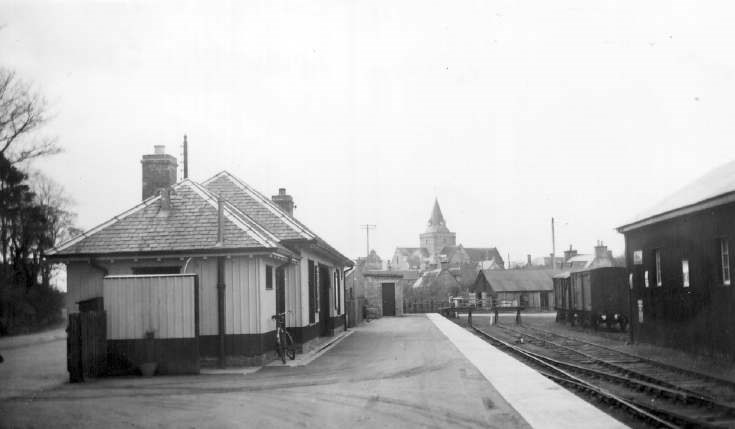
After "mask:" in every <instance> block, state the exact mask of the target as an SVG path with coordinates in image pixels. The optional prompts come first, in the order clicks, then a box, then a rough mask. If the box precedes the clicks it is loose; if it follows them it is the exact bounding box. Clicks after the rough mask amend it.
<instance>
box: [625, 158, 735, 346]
mask: <svg viewBox="0 0 735 429" xmlns="http://www.w3.org/2000/svg"><path fill="white" fill-rule="evenodd" d="M733 219H735V162H730V163H727V164H725V165H723V166H721V167H719V168H716V169H715V170H713V171H711V172H709V173H708V174H706V175H704V176H703V177H701V178H699V179H698V180H696V181H694V182H692V183H690V184H688V185H687V186H685V187H683V188H682V189H680V190H679V191H677V192H675V193H673V194H672V195H670V196H668V197H667V198H665V199H664V200H663V201H661V202H660V203H659V204H657V205H655V206H653V207H652V208H650V209H649V210H647V211H645V212H643V213H642V214H640V215H638V216H636V217H635V218H633V219H632V220H631V221H629V222H628V223H626V224H625V225H623V226H620V227H619V228H618V231H619V232H621V233H622V234H624V236H625V257H626V263H627V266H628V273H629V282H630V285H631V287H632V295H633V296H632V303H631V304H632V316H633V317H632V322H633V324H632V327H633V329H632V333H633V336H634V340H636V341H638V340H640V341H646V342H652V343H657V344H662V345H668V346H673V347H676V348H680V349H684V350H687V351H691V352H694V353H699V354H708V355H716V356H721V357H724V358H727V359H732V358H735V291H733V285H732V278H731V267H732V261H733V256H732V250H731V249H732V248H733V247H732V246H731V243H733V238H734V237H735V222H733Z"/></svg>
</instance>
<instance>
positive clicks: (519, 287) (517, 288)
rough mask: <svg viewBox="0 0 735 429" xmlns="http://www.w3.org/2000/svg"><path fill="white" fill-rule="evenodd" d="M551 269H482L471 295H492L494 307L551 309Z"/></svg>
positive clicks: (552, 291) (552, 302)
mask: <svg viewBox="0 0 735 429" xmlns="http://www.w3.org/2000/svg"><path fill="white" fill-rule="evenodd" d="M556 273H557V272H556V271H554V270H530V269H527V270H523V269H521V270H481V271H480V272H479V273H477V279H476V280H475V284H474V285H473V286H472V287H471V288H470V292H474V293H483V292H484V293H486V294H488V295H489V296H492V297H493V299H494V302H495V305H498V306H512V307H518V306H521V307H526V308H530V309H538V310H549V309H552V308H554V283H553V280H552V275H554V274H556Z"/></svg>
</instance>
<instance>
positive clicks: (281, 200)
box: [271, 188, 296, 217]
mask: <svg viewBox="0 0 735 429" xmlns="http://www.w3.org/2000/svg"><path fill="white" fill-rule="evenodd" d="M271 201H273V202H274V203H276V205H277V206H278V207H280V208H281V210H283V211H284V212H286V214H288V215H289V216H291V217H293V209H294V207H296V205H295V204H294V202H293V197H292V196H291V195H288V194H287V193H286V188H278V195H273V196H272V197H271Z"/></svg>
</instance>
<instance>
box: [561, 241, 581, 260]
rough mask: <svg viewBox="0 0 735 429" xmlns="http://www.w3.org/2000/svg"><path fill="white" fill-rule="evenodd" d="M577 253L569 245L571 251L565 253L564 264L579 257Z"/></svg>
mask: <svg viewBox="0 0 735 429" xmlns="http://www.w3.org/2000/svg"><path fill="white" fill-rule="evenodd" d="M577 254H578V253H577V251H576V250H574V249H573V248H572V245H571V244H570V245H569V250H565V251H564V262H567V261H568V260H570V259H571V258H573V257H575V256H577Z"/></svg>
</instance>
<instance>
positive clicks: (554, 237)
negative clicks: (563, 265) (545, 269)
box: [551, 217, 556, 270]
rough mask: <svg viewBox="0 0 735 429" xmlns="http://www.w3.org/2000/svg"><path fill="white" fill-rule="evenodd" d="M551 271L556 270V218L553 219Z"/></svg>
mask: <svg viewBox="0 0 735 429" xmlns="http://www.w3.org/2000/svg"><path fill="white" fill-rule="evenodd" d="M551 269H552V270H555V269H556V233H555V232H554V218H553V217H552V218H551Z"/></svg>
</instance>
